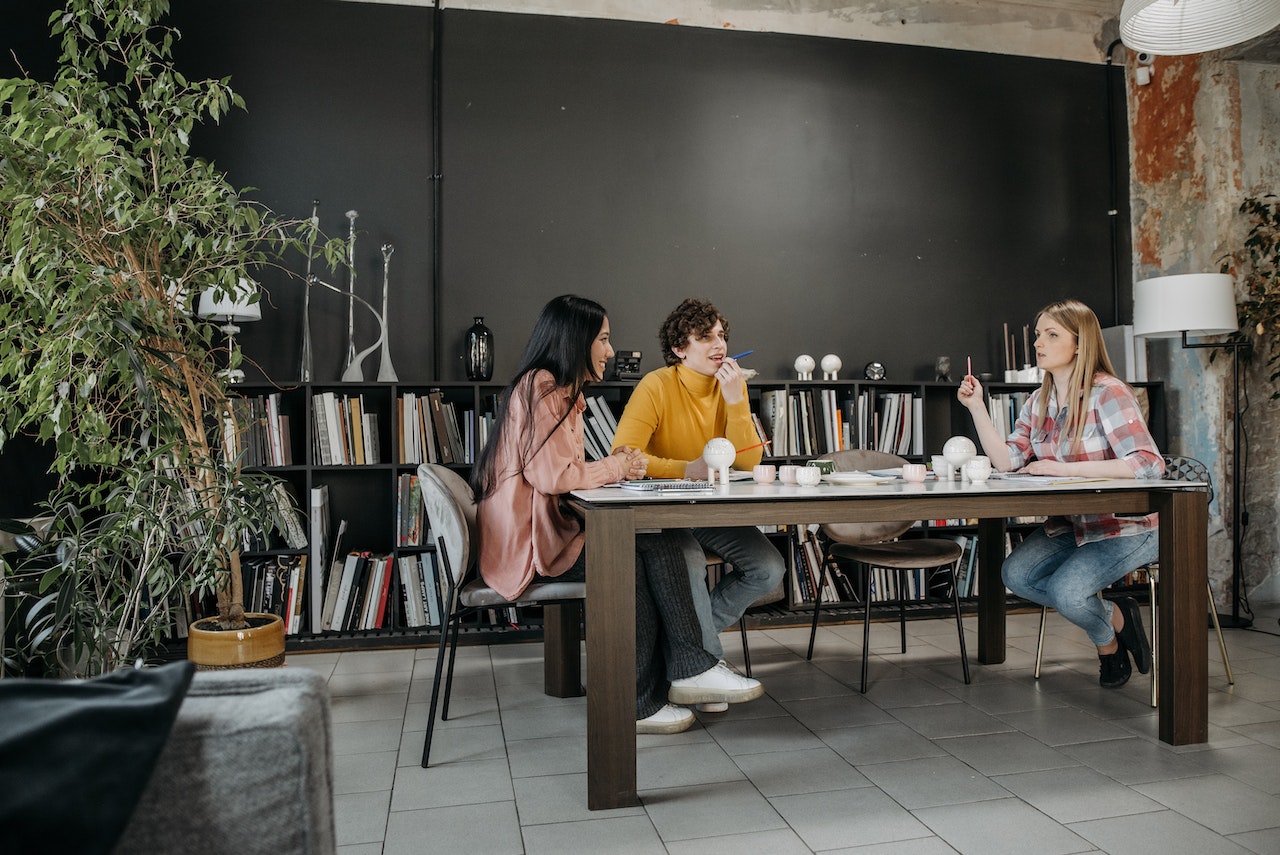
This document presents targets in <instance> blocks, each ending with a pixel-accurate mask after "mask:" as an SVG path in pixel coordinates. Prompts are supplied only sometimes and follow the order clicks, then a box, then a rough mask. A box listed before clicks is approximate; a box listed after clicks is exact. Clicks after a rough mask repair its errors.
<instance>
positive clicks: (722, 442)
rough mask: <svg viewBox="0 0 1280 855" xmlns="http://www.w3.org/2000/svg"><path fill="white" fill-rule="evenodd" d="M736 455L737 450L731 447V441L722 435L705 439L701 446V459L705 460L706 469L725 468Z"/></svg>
mask: <svg viewBox="0 0 1280 855" xmlns="http://www.w3.org/2000/svg"><path fill="white" fill-rule="evenodd" d="M737 456H738V450H737V449H736V448H734V447H733V443H732V442H730V441H729V440H727V439H725V438H724V437H722V436H718V437H716V438H715V439H711V440H708V441H707V444H706V445H705V446H703V448H702V459H703V460H704V461H705V462H706V464H707V468H708V469H717V470H718V469H725V468H727V467H729V466H732V465H733V459H734V458H735V457H737Z"/></svg>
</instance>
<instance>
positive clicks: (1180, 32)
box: [1120, 0, 1280, 56]
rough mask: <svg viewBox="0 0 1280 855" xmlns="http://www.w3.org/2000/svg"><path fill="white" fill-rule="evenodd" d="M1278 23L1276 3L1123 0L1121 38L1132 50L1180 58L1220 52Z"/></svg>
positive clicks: (1256, 0) (1279, 8)
mask: <svg viewBox="0 0 1280 855" xmlns="http://www.w3.org/2000/svg"><path fill="white" fill-rule="evenodd" d="M1277 25H1280V0H1124V6H1123V7H1121V9H1120V40H1121V41H1123V42H1124V44H1125V46H1126V47H1128V48H1129V49H1130V50H1133V51H1139V52H1147V53H1154V54H1159V55H1161V56H1181V55H1184V54H1190V53H1204V52H1205V51H1210V50H1219V49H1221V48H1225V47H1231V46H1232V45H1238V44H1240V43H1241V42H1245V41H1248V40H1249V39H1251V38H1254V37H1255V36H1260V35H1262V34H1263V33H1266V32H1268V31H1270V30H1272V29H1273V28H1275V27H1276V26H1277Z"/></svg>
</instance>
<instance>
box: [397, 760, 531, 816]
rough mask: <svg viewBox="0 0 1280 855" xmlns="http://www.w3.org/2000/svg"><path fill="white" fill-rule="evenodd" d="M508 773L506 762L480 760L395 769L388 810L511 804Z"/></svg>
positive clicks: (509, 774) (511, 793)
mask: <svg viewBox="0 0 1280 855" xmlns="http://www.w3.org/2000/svg"><path fill="white" fill-rule="evenodd" d="M514 798H515V795H514V793H513V792H512V789H511V772H510V771H509V769H508V766H507V762H506V760H480V761H477V762H475V763H442V764H440V765H439V766H435V765H433V766H431V767H430V768H428V769H423V768H422V767H421V766H418V765H413V766H399V767H397V768H396V781H395V789H394V790H393V791H392V797H391V810H392V812H393V813H394V812H396V811H406V810H418V809H420V808H433V807H452V806H455V805H480V804H488V803H490V802H502V801H513V800H514Z"/></svg>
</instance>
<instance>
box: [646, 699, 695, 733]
mask: <svg viewBox="0 0 1280 855" xmlns="http://www.w3.org/2000/svg"><path fill="white" fill-rule="evenodd" d="M691 724H693V713H692V712H690V711H689V710H688V709H686V708H684V707H677V706H673V705H672V704H667V705H666V706H664V707H663V708H662V709H660V710H658V711H657V712H656V713H654V714H653V715H651V716H649V717H648V718H642V719H639V720H638V721H636V733H680V732H681V731H685V730H688V729H689V725H691Z"/></svg>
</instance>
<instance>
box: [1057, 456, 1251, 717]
mask: <svg viewBox="0 0 1280 855" xmlns="http://www.w3.org/2000/svg"><path fill="white" fill-rule="evenodd" d="M1164 477H1165V480H1168V481H1203V482H1204V483H1205V484H1208V485H1209V501H1210V502H1212V501H1213V475H1212V474H1211V473H1210V472H1209V467H1208V466H1205V465H1204V464H1203V463H1201V462H1200V461H1199V460H1196V459H1195V458H1194V457H1180V456H1177V455H1172V454H1166V455H1165V456H1164ZM1159 581H1160V565H1158V564H1150V565H1148V566H1147V590H1148V591H1149V593H1150V595H1151V638H1152V644H1151V706H1153V707H1154V706H1156V705H1157V704H1158V703H1159V701H1160V680H1159V674H1160V668H1159V665H1158V664H1157V661H1156V660H1157V657H1158V656H1159V651H1158V649H1157V648H1158V647H1159V644H1158V643H1157V639H1158V638H1159V635H1158V631H1159V625H1158V623H1157V621H1159V619H1160V612H1159V609H1157V608H1156V585H1157V584H1158V583H1159ZM1206 585H1207V583H1206ZM1207 587H1208V592H1209V617H1210V618H1212V620H1213V630H1214V632H1216V633H1217V634H1218V650H1219V651H1221V652H1222V664H1223V666H1225V667H1226V669H1227V682H1228V683H1230V684H1231V685H1235V682H1236V679H1235V675H1234V674H1232V673H1231V657H1229V656H1228V655H1227V642H1226V641H1224V640H1223V638H1222V625H1221V624H1220V623H1219V622H1218V611H1217V609H1215V608H1214V607H1213V586H1212V585H1207ZM1098 596H1102V594H1101V593H1099V594H1098ZM1048 616H1049V607H1048V606H1041V607H1040V637H1039V638H1038V639H1037V640H1036V670H1035V678H1036V679H1037V680H1039V679H1040V663H1041V660H1042V659H1043V657H1044V628H1045V622H1046V619H1047V618H1048Z"/></svg>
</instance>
